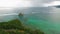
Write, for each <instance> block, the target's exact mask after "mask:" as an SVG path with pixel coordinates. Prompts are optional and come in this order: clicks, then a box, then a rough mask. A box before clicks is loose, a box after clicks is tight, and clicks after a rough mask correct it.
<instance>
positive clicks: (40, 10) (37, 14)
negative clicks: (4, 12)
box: [0, 7, 60, 34]
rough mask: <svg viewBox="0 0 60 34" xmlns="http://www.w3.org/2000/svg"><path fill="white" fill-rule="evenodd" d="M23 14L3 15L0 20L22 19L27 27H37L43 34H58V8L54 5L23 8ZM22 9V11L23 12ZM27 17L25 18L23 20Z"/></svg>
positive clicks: (59, 15)
mask: <svg viewBox="0 0 60 34" xmlns="http://www.w3.org/2000/svg"><path fill="white" fill-rule="evenodd" d="M24 11H26V12H27V14H26V12H25V14H24V16H22V17H21V16H20V17H19V16H18V17H19V18H18V17H17V15H10V16H4V17H2V19H1V18H0V19H1V20H0V21H8V20H12V19H15V18H18V19H20V20H21V21H23V24H25V25H26V26H29V27H31V28H32V27H33V28H37V29H40V30H42V31H43V32H45V34H60V13H59V11H60V8H55V7H31V8H29V9H26V10H24ZM24 11H23V12H24ZM25 18H27V20H24V19H25Z"/></svg>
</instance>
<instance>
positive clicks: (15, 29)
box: [0, 19, 44, 34]
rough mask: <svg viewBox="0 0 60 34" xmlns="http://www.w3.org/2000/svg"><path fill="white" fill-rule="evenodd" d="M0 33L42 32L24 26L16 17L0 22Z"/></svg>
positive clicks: (23, 33) (27, 33) (24, 33)
mask: <svg viewBox="0 0 60 34" xmlns="http://www.w3.org/2000/svg"><path fill="white" fill-rule="evenodd" d="M0 34H44V32H42V31H40V30H37V29H35V30H33V29H31V28H29V27H26V26H24V25H23V24H22V23H21V22H20V21H19V20H18V19H15V20H11V21H8V22H0Z"/></svg>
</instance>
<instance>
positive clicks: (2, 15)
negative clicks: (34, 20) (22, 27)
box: [0, 13, 18, 16]
mask: <svg viewBox="0 0 60 34" xmlns="http://www.w3.org/2000/svg"><path fill="white" fill-rule="evenodd" d="M8 15H18V14H17V13H10V14H0V16H8Z"/></svg>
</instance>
